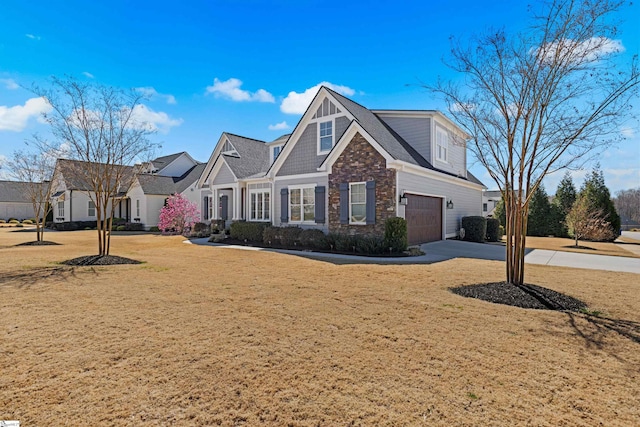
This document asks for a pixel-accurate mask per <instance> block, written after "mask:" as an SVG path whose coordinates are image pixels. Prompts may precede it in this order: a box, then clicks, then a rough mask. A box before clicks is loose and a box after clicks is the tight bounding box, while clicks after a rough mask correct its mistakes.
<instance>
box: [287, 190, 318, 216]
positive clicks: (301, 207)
mask: <svg viewBox="0 0 640 427" xmlns="http://www.w3.org/2000/svg"><path fill="white" fill-rule="evenodd" d="M315 209H316V194H315V185H311V186H304V187H289V222H313V221H314V220H315Z"/></svg>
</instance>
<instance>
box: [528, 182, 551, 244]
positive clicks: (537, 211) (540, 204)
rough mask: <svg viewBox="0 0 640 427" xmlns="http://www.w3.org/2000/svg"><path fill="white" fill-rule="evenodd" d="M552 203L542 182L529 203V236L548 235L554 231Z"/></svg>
mask: <svg viewBox="0 0 640 427" xmlns="http://www.w3.org/2000/svg"><path fill="white" fill-rule="evenodd" d="M550 217H551V205H550V204H549V196H547V192H546V191H545V189H544V185H542V184H540V186H539V187H538V188H536V190H535V191H534V193H533V196H532V197H531V202H530V203H529V220H528V222H527V236H547V235H549V234H550V233H551V232H552V231H551V228H552V227H550V225H551V221H550V219H551V218H550Z"/></svg>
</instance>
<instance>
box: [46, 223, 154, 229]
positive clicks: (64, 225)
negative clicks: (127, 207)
mask: <svg viewBox="0 0 640 427" xmlns="http://www.w3.org/2000/svg"><path fill="white" fill-rule="evenodd" d="M46 227H47V228H49V229H51V230H58V231H76V230H87V229H89V230H93V229H95V228H97V227H98V223H97V222H96V221H70V222H47V223H46ZM112 230H115V231H144V225H143V224H141V223H139V222H124V223H123V222H120V221H119V222H118V223H117V224H116V223H115V222H114V223H113V224H112Z"/></svg>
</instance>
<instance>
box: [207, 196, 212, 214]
mask: <svg viewBox="0 0 640 427" xmlns="http://www.w3.org/2000/svg"><path fill="white" fill-rule="evenodd" d="M207 200H208V201H209V203H208V205H209V212H208V213H207V215H208V216H207V219H212V218H213V196H208V197H207Z"/></svg>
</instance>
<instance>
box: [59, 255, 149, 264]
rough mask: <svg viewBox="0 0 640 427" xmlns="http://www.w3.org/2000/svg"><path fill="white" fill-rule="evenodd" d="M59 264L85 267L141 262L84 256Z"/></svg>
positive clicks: (115, 257) (116, 257)
mask: <svg viewBox="0 0 640 427" xmlns="http://www.w3.org/2000/svg"><path fill="white" fill-rule="evenodd" d="M61 264H65V265H75V266H86V265H121V264H142V262H141V261H136V260H135V259H130V258H125V257H121V256H115V255H102V256H101V255H85V256H81V257H78V258H73V259H69V260H67V261H62V262H61Z"/></svg>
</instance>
